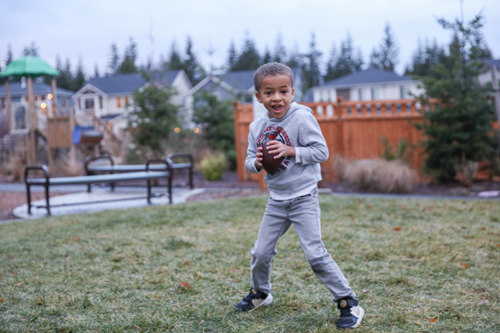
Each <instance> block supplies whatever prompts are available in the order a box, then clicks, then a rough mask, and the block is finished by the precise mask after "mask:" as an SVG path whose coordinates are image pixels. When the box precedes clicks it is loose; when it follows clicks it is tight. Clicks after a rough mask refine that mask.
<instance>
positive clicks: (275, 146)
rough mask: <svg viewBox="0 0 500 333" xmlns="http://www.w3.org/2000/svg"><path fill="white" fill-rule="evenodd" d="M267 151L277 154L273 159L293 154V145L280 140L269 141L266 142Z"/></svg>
mask: <svg viewBox="0 0 500 333" xmlns="http://www.w3.org/2000/svg"><path fill="white" fill-rule="evenodd" d="M267 151H268V152H269V154H272V155H274V154H277V155H276V156H274V159H275V160H276V159H278V158H280V157H283V156H295V147H290V146H287V145H285V144H283V143H281V142H280V141H276V140H273V141H269V142H268V144H267Z"/></svg>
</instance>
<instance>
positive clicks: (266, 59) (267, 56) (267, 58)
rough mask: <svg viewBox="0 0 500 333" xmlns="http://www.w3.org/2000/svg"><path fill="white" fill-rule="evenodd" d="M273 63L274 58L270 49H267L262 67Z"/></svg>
mask: <svg viewBox="0 0 500 333" xmlns="http://www.w3.org/2000/svg"><path fill="white" fill-rule="evenodd" d="M272 61H273V57H272V56H271V52H270V51H269V48H267V47H266V51H265V52H264V55H263V56H262V65H264V64H267V63H269V62H272Z"/></svg>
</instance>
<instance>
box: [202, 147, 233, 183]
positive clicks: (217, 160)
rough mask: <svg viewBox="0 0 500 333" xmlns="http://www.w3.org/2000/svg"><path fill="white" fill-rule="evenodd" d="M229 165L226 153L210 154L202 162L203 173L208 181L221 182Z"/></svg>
mask: <svg viewBox="0 0 500 333" xmlns="http://www.w3.org/2000/svg"><path fill="white" fill-rule="evenodd" d="M227 164H228V162H227V159H226V156H225V155H224V153H222V152H219V153H212V154H209V155H207V156H205V157H204V158H203V159H202V160H201V163H200V168H201V173H202V174H203V177H204V178H205V179H206V180H221V179H222V175H223V174H224V171H225V170H226V168H227Z"/></svg>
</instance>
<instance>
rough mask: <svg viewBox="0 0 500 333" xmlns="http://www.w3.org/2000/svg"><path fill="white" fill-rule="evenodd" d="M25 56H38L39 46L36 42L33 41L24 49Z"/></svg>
mask: <svg viewBox="0 0 500 333" xmlns="http://www.w3.org/2000/svg"><path fill="white" fill-rule="evenodd" d="M23 56H33V57H38V46H36V44H35V42H31V45H29V46H26V47H25V48H24V49H23Z"/></svg>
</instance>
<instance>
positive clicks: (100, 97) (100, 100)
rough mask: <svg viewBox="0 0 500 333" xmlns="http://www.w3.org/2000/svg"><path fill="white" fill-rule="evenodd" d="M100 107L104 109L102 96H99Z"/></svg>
mask: <svg viewBox="0 0 500 333" xmlns="http://www.w3.org/2000/svg"><path fill="white" fill-rule="evenodd" d="M99 109H102V96H99Z"/></svg>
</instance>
